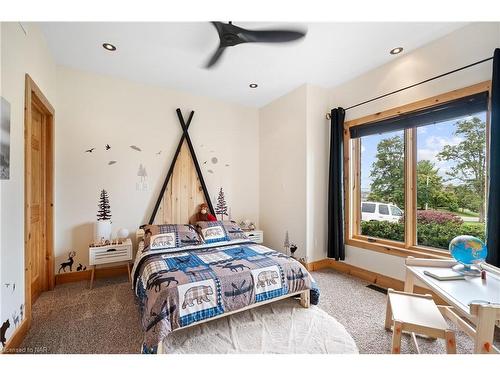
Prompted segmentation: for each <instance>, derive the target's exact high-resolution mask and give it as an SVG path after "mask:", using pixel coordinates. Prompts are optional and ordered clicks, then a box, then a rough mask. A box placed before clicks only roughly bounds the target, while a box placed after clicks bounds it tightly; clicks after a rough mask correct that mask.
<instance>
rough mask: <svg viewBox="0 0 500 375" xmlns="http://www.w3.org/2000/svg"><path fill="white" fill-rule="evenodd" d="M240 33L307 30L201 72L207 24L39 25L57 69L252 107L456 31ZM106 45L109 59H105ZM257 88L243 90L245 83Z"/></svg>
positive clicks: (210, 37)
mask: <svg viewBox="0 0 500 375" xmlns="http://www.w3.org/2000/svg"><path fill="white" fill-rule="evenodd" d="M234 24H236V25H238V26H241V27H245V28H254V29H260V28H271V27H277V28H285V27H302V28H307V30H308V33H307V36H306V37H305V38H304V39H302V40H301V41H298V42H292V43H284V44H280V45H276V44H253V43H249V44H243V45H238V46H235V47H231V48H228V49H227V50H226V52H225V54H224V56H223V57H222V60H221V61H220V63H219V64H218V65H217V66H216V67H215V68H213V69H210V70H207V69H204V68H203V65H204V64H205V62H206V61H207V59H208V58H209V56H210V55H211V54H212V53H213V51H214V50H215V48H216V47H217V45H218V36H217V32H216V31H215V28H214V27H213V26H212V25H211V24H210V23H208V22H206V23H203V22H186V23H179V22H178V23H174V22H168V23H167V22H165V23H112V22H104V23H95V22H90V23H83V22H71V23H69V22H66V23H57V22H50V23H41V24H40V26H41V28H42V31H43V32H44V34H45V36H46V38H47V42H48V44H49V48H50V50H51V51H52V53H53V55H54V58H55V61H56V63H57V64H60V65H66V66H70V67H73V68H78V69H83V70H87V71H92V72H96V73H102V74H108V75H113V76H117V77H122V78H127V79H130V80H133V81H137V82H141V83H147V84H154V85H159V86H164V87H168V88H174V89H179V90H183V91H187V92H190V93H193V94H197V95H203V96H210V97H215V98H219V99H222V100H227V101H231V102H236V103H240V104H244V105H248V106H257V107H260V106H262V105H265V104H267V103H269V102H270V101H272V100H273V99H276V98H277V97H279V96H281V95H283V94H285V93H287V92H289V91H290V90H292V89H294V88H296V87H298V86H300V85H302V84H304V83H311V84H315V85H319V86H323V87H332V86H335V85H338V84H340V83H343V82H346V81H348V80H350V79H352V78H354V77H356V76H358V75H360V74H362V73H364V72H366V71H369V70H371V69H373V68H376V67H377V66H380V65H383V64H385V63H387V62H389V61H391V60H392V59H395V58H397V56H391V55H389V50H390V49H392V48H394V47H398V46H402V47H404V48H405V52H409V51H411V50H413V49H415V48H418V47H420V46H422V45H424V44H427V43H429V42H431V41H433V40H435V39H438V38H440V37H442V36H444V35H446V34H448V33H450V32H452V31H454V30H456V29H458V28H460V27H462V26H464V25H465V24H464V23H308V24H305V23H295V24H293V23H288V24H283V23H262V22H259V23H252V22H241V23H239V22H236V21H235V22H234ZM104 42H109V43H112V44H114V45H116V47H117V51H115V52H108V51H106V50H104V49H103V48H102V46H101V45H102V43H104ZM253 82H255V83H258V84H259V87H258V88H257V89H250V88H249V87H248V85H249V84H250V83H253Z"/></svg>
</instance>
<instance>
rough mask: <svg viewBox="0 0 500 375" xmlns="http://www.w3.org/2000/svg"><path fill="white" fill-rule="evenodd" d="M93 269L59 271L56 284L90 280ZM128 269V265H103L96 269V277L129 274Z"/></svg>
mask: <svg viewBox="0 0 500 375" xmlns="http://www.w3.org/2000/svg"><path fill="white" fill-rule="evenodd" d="M91 273H92V271H91V270H89V269H87V270H85V271H77V272H68V273H59V274H57V275H56V285H60V284H66V283H74V282H77V281H84V280H87V281H89V280H90V275H91ZM127 273H128V270H127V266H126V265H122V266H116V267H103V268H96V269H95V275H94V278H95V279H101V278H108V277H116V276H123V275H127Z"/></svg>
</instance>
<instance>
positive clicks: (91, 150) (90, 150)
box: [85, 147, 95, 153]
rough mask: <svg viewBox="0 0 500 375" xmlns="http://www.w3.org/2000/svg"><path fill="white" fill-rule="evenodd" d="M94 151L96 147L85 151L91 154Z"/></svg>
mask: <svg viewBox="0 0 500 375" xmlns="http://www.w3.org/2000/svg"><path fill="white" fill-rule="evenodd" d="M94 150H95V147H92V148H89V149H88V150H85V152H89V153H91V152H93V151H94Z"/></svg>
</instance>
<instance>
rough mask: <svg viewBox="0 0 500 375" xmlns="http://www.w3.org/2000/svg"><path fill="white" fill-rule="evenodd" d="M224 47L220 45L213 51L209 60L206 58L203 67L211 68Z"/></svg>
mask: <svg viewBox="0 0 500 375" xmlns="http://www.w3.org/2000/svg"><path fill="white" fill-rule="evenodd" d="M225 49H226V47H224V46H221V45H220V46H219V48H217V50H216V51H215V52H214V54H213V55H212V57H211V58H210V60H208V62H207V64H206V65H205V68H211V67H212V66H214V65H215V64H216V63H217V61H219V59H220V57H221V56H222V53H223V52H224V50H225Z"/></svg>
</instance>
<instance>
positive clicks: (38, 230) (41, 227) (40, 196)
mask: <svg viewBox="0 0 500 375" xmlns="http://www.w3.org/2000/svg"><path fill="white" fill-rule="evenodd" d="M46 123H47V115H45V114H44V112H43V111H42V110H41V108H40V107H39V106H38V105H36V104H35V103H32V104H31V129H30V133H31V134H28V137H27V141H28V142H29V144H28V147H30V151H31V152H30V154H31V160H30V161H31V163H30V164H31V165H30V170H29V174H30V180H31V181H30V192H29V197H28V199H29V211H28V213H29V218H28V220H29V221H30V232H29V234H28V246H29V255H30V259H31V273H30V274H31V280H30V282H31V303H34V302H35V301H36V299H37V298H38V297H39V296H40V293H41V292H43V291H45V290H47V289H48V283H47V266H48V264H47V241H46V233H47V224H46V223H47V220H46V215H45V207H46V192H45V190H46V189H45V187H46V178H47V177H46V171H47V168H46V164H47V158H46V140H47V137H46V136H45V133H46V129H47V126H46Z"/></svg>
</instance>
